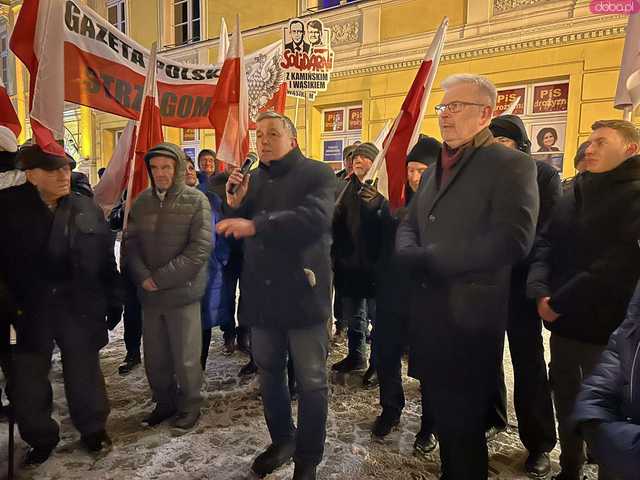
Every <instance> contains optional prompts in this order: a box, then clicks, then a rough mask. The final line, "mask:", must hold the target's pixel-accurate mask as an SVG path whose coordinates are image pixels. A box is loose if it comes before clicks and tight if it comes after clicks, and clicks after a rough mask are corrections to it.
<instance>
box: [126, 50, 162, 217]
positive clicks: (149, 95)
mask: <svg viewBox="0 0 640 480" xmlns="http://www.w3.org/2000/svg"><path fill="white" fill-rule="evenodd" d="M157 53H158V44H157V43H156V42H153V45H151V54H150V55H149V60H148V62H149V64H148V65H147V75H146V79H145V82H144V103H143V105H142V112H141V113H140V122H139V125H138V137H137V138H136V142H135V145H136V146H135V151H134V157H133V161H132V162H130V163H131V165H130V166H129V172H128V174H127V175H128V177H127V205H126V208H125V220H124V225H125V226H124V228H125V229H126V225H127V218H128V217H129V210H130V208H131V205H133V201H134V200H135V199H136V197H137V196H138V195H140V193H141V192H143V191H144V190H146V189H147V187H148V186H149V173H148V170H147V165H146V164H145V162H144V156H145V154H146V153H147V152H148V151H149V150H150V149H151V148H153V147H155V146H156V145H158V144H159V143H162V142H163V141H164V137H163V135H162V123H161V119H160V106H159V105H158V84H157V82H156V69H157V64H158V62H157Z"/></svg>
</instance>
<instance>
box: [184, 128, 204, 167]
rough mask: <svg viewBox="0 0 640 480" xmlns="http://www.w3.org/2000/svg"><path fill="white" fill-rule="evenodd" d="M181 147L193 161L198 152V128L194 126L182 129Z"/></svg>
mask: <svg viewBox="0 0 640 480" xmlns="http://www.w3.org/2000/svg"><path fill="white" fill-rule="evenodd" d="M182 149H183V150H184V153H186V154H187V155H189V157H191V160H193V161H194V162H195V161H196V158H197V156H198V153H200V130H198V129H196V128H183V129H182Z"/></svg>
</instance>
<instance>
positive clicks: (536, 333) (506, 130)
mask: <svg viewBox="0 0 640 480" xmlns="http://www.w3.org/2000/svg"><path fill="white" fill-rule="evenodd" d="M489 129H490V130H491V133H493V136H494V137H495V139H496V141H497V142H498V143H501V144H503V145H505V146H507V147H509V148H513V149H514V150H520V151H521V152H524V153H526V154H527V155H529V154H530V153H531V141H530V140H529V137H528V136H527V130H526V128H525V126H524V124H523V123H522V120H521V119H520V117H517V116H516V115H500V116H499V117H495V118H494V119H493V120H492V121H491V125H489ZM536 168H537V172H538V174H537V183H538V194H539V196H540V214H539V215H538V223H537V225H536V232H539V231H540V230H541V229H542V228H543V227H544V225H545V224H546V222H547V221H548V220H549V218H550V217H551V212H552V211H553V207H554V206H555V204H556V202H557V201H558V199H559V198H560V197H561V195H562V189H561V186H560V185H561V182H560V176H559V175H558V172H557V171H556V169H555V168H553V167H552V166H551V165H549V164H547V163H545V162H543V161H540V160H536ZM530 263H531V257H530V256H529V257H527V259H525V260H524V261H523V262H521V263H520V264H518V265H516V266H515V267H514V268H513V270H512V271H511V289H510V294H509V320H508V324H507V335H508V337H509V352H510V353H511V361H512V363H513V374H514V389H513V403H514V406H515V409H516V417H517V419H518V434H519V435H520V440H521V441H522V444H523V445H524V446H525V447H526V449H527V450H528V451H529V457H528V458H527V460H526V461H525V470H526V472H527V473H528V474H529V475H531V476H533V477H546V476H547V475H548V474H549V472H550V471H551V462H550V460H549V452H550V451H551V450H553V447H554V446H555V444H556V424H555V419H554V417H553V403H552V400H551V389H550V387H549V379H548V378H547V366H546V363H545V360H544V345H543V343H542V323H541V322H540V317H539V316H538V311H537V308H536V302H535V301H534V300H531V299H529V298H527V295H526V287H527V274H528V272H529V265H530ZM497 387H498V390H497V392H496V398H495V402H494V405H493V406H492V408H491V412H490V415H489V429H488V437H489V438H491V437H492V436H494V435H495V434H496V433H497V432H499V431H502V430H504V429H506V428H507V387H506V385H505V382H504V370H503V368H502V365H500V374H499V375H498V384H497Z"/></svg>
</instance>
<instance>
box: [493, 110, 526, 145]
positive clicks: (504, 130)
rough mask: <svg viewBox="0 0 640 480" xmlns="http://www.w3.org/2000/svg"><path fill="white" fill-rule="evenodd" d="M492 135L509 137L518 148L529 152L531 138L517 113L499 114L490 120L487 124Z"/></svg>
mask: <svg viewBox="0 0 640 480" xmlns="http://www.w3.org/2000/svg"><path fill="white" fill-rule="evenodd" d="M489 128H490V129H491V133H493V136H494V137H506V138H510V139H511V140H513V141H514V142H516V144H517V145H518V150H520V151H521V152H524V153H531V140H529V136H528V135H527V129H526V127H525V126H524V123H523V122H522V119H521V118H520V117H518V116H517V115H509V114H505V115H500V116H498V117H495V118H494V119H493V120H491V125H490V126H489Z"/></svg>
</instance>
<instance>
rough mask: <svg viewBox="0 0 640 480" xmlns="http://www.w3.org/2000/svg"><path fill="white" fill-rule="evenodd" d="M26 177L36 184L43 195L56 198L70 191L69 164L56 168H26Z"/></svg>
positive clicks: (52, 198) (51, 198)
mask: <svg viewBox="0 0 640 480" xmlns="http://www.w3.org/2000/svg"><path fill="white" fill-rule="evenodd" d="M27 179H28V180H29V182H30V183H32V184H33V185H35V186H36V188H37V189H38V191H39V192H40V194H41V195H42V196H43V197H46V198H47V199H50V200H58V199H59V198H62V197H65V196H67V195H69V193H71V166H70V165H65V166H64V167H60V168H58V169H56V170H45V169H43V168H34V169H31V170H27Z"/></svg>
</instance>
